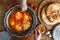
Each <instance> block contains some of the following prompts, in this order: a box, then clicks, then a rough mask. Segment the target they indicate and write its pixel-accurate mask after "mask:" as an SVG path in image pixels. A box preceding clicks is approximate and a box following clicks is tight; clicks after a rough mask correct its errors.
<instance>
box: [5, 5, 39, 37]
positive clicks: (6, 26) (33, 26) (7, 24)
mask: <svg viewBox="0 0 60 40" xmlns="http://www.w3.org/2000/svg"><path fill="white" fill-rule="evenodd" d="M20 7H21V5H16V6H14V7H11V8H10V9H9V10H8V11H7V12H6V14H5V17H4V26H5V28H6V29H7V31H8V32H9V33H10V34H11V35H12V36H15V37H25V36H26V35H28V34H29V33H31V32H32V31H33V30H34V29H35V28H36V25H37V23H38V22H37V16H36V14H35V12H34V11H33V10H32V9H31V8H30V7H28V9H27V11H28V12H30V14H31V16H32V19H33V21H32V25H31V28H30V29H29V30H28V31H26V32H25V33H22V34H19V35H17V34H14V33H13V32H12V30H11V28H10V27H9V23H8V19H9V16H10V14H11V13H12V12H13V11H14V10H15V9H16V8H20Z"/></svg>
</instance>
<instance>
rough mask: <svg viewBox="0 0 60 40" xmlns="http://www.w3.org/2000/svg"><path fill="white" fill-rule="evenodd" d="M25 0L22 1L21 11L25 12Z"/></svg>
mask: <svg viewBox="0 0 60 40" xmlns="http://www.w3.org/2000/svg"><path fill="white" fill-rule="evenodd" d="M26 2H27V0H23V1H22V11H26V10H27V3H26Z"/></svg>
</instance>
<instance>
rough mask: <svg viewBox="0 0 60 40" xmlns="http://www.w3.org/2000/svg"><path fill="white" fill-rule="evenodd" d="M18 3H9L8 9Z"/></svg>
mask: <svg viewBox="0 0 60 40" xmlns="http://www.w3.org/2000/svg"><path fill="white" fill-rule="evenodd" d="M15 5H16V3H11V4H9V5H8V9H10V8H11V7H12V6H15Z"/></svg>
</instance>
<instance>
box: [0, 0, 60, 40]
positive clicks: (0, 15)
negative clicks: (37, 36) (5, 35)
mask: <svg viewBox="0 0 60 40" xmlns="http://www.w3.org/2000/svg"><path fill="white" fill-rule="evenodd" d="M21 1H22V0H0V31H1V30H6V29H5V28H4V16H5V13H6V11H7V10H8V5H9V4H11V3H16V4H20V3H21ZM41 1H42V0H27V4H29V3H33V4H35V5H37V6H39V4H40V2H41ZM47 1H53V0H47ZM54 1H58V0H54ZM59 2H60V1H59ZM12 38H13V40H34V34H33V33H32V34H31V35H29V36H28V37H24V38H16V37H12ZM42 40H53V39H52V38H49V37H48V36H46V37H45V38H43V39H42Z"/></svg>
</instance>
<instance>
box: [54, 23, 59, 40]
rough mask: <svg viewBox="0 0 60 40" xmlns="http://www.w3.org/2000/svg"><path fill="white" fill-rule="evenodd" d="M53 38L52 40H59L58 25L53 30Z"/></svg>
mask: <svg viewBox="0 0 60 40" xmlns="http://www.w3.org/2000/svg"><path fill="white" fill-rule="evenodd" d="M53 38H54V40H60V24H59V25H57V26H56V27H55V29H54V30H53Z"/></svg>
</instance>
